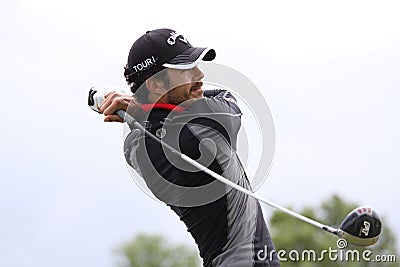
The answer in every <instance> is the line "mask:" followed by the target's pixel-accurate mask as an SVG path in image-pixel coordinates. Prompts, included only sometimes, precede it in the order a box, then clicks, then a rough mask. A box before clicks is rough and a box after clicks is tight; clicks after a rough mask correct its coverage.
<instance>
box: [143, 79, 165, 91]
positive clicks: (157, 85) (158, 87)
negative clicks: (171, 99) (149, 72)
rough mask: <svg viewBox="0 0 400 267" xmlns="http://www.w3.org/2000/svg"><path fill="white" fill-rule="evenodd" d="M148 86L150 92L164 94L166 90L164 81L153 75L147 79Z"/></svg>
mask: <svg viewBox="0 0 400 267" xmlns="http://www.w3.org/2000/svg"><path fill="white" fill-rule="evenodd" d="M146 87H147V89H148V90H149V93H151V94H154V95H162V94H164V93H165V91H166V88H165V83H164V81H162V80H159V79H156V78H153V77H151V78H149V79H147V80H146Z"/></svg>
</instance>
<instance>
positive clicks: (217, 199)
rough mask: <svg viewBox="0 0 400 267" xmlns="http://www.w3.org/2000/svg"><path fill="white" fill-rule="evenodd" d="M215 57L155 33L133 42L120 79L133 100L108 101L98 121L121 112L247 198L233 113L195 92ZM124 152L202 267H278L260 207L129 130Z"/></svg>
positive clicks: (222, 96)
mask: <svg viewBox="0 0 400 267" xmlns="http://www.w3.org/2000/svg"><path fill="white" fill-rule="evenodd" d="M214 58H215V51H214V50H213V49H209V48H199V47H193V46H192V45H191V44H190V43H189V42H188V40H187V39H186V38H185V37H184V36H183V35H181V34H179V33H176V32H175V31H173V30H170V29H157V30H153V31H149V32H147V33H146V34H144V35H143V36H141V37H140V38H139V39H138V40H137V41H136V42H135V43H134V44H133V45H132V48H131V50H130V52H129V56H128V63H127V65H126V67H125V72H124V75H125V78H126V80H127V82H128V84H129V85H130V87H131V90H132V92H133V93H134V96H133V97H132V96H130V95H125V94H120V93H117V92H113V93H109V94H107V95H106V96H105V101H104V102H103V104H102V106H101V107H100V111H101V112H102V113H103V114H104V115H106V117H105V121H108V122H110V121H120V122H121V121H122V119H121V118H119V117H118V116H117V115H115V114H114V113H115V111H117V110H119V109H123V110H127V111H128V112H130V113H131V114H133V115H134V116H135V117H136V119H137V120H138V121H139V122H141V123H143V125H144V126H145V127H146V129H147V130H148V131H149V132H151V133H152V134H153V135H155V136H157V138H159V139H160V141H162V142H164V143H167V144H168V145H170V146H172V147H174V148H175V149H177V150H180V151H181V152H182V153H183V154H185V155H187V156H189V157H191V158H193V159H195V160H197V161H198V162H199V163H201V164H203V165H204V166H206V167H207V168H209V169H211V170H212V171H214V172H216V173H218V174H220V175H223V176H224V177H226V178H227V179H230V180H231V181H233V182H235V183H237V184H238V185H240V186H242V187H244V188H246V189H250V190H251V185H250V183H249V181H248V179H247V177H246V174H245V171H244V169H243V167H242V165H241V162H240V160H239V158H238V156H237V154H236V139H237V133H238V131H239V128H240V115H241V112H240V109H239V107H238V106H237V104H236V100H235V98H234V97H233V96H232V95H231V94H230V93H229V92H228V91H226V90H219V89H215V90H206V91H204V90H203V89H202V86H203V82H202V79H203V77H204V74H203V72H202V71H201V70H200V69H199V68H198V63H199V62H200V61H201V60H204V61H211V60H213V59H214ZM131 130H132V131H131V133H130V134H129V135H128V136H127V138H126V140H125V144H124V149H125V157H126V159H127V161H128V163H129V165H130V166H132V167H133V168H134V169H135V170H136V171H137V173H139V174H140V175H141V176H142V177H143V179H144V180H145V182H146V184H147V186H148V187H149V188H150V190H151V191H152V192H153V194H154V195H155V196H156V197H157V198H158V199H160V200H162V201H163V202H165V203H166V204H167V205H168V206H169V207H170V208H171V209H172V210H173V211H174V212H175V213H176V214H177V215H178V216H179V218H180V220H182V221H183V222H184V223H185V225H186V226H187V229H188V231H189V232H190V233H191V235H192V236H193V238H194V240H195V241H196V243H197V245H198V248H199V251H200V256H201V257H202V259H203V266H206V267H222V266H225V267H236V266H237V267H250V266H279V261H278V260H277V257H276V255H275V253H274V246H273V243H272V241H271V237H270V235H269V232H268V229H267V226H266V224H265V221H264V218H263V214H262V210H261V207H260V204H259V202H258V201H257V200H255V199H253V198H251V197H249V196H247V195H246V194H244V193H242V192H239V191H237V190H234V189H232V188H229V187H228V186H226V185H224V184H222V183H220V182H218V181H215V180H214V179H213V178H212V177H211V176H209V175H208V174H206V173H205V172H202V171H200V170H198V169H196V168H194V167H192V166H189V165H188V164H187V163H185V162H182V161H181V160H180V159H179V157H177V156H176V154H175V153H171V151H168V149H166V148H165V147H164V146H163V145H162V142H157V141H155V140H154V139H152V138H150V137H149V136H148V135H145V134H144V133H143V132H141V131H140V130H138V129H135V128H132V129H131Z"/></svg>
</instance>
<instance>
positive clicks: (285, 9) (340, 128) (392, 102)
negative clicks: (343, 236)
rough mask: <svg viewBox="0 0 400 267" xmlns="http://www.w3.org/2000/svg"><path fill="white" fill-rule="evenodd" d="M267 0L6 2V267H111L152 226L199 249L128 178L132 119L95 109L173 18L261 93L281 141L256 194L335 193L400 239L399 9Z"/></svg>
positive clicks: (308, 196) (0, 172) (1, 194)
mask: <svg viewBox="0 0 400 267" xmlns="http://www.w3.org/2000/svg"><path fill="white" fill-rule="evenodd" d="M264 2H265V3H264V4H263V5H261V4H260V3H261V1H259V2H257V1H246V2H245V3H244V2H242V3H239V4H234V3H233V2H231V1H229V2H228V1H202V2H201V3H197V4H193V5H189V4H187V3H185V4H183V3H181V2H179V1H155V2H154V1H151V2H146V1H141V2H138V1H121V0H116V1H112V2H111V1H76V0H69V1H49V0H36V1H28V0H25V1H24V0H16V1H7V0H6V1H2V2H1V3H0V22H1V23H0V25H1V26H0V36H1V49H0V56H1V61H0V77H1V84H2V86H1V93H2V105H1V107H0V109H1V111H2V114H3V118H2V121H3V123H2V128H1V131H0V140H1V150H0V162H1V168H0V214H1V218H2V219H1V222H0V226H1V227H0V261H1V265H2V266H9V267H25V266H41V267H46V266H59V267H63V266H98V267H108V266H115V260H116V259H115V254H114V252H113V251H115V250H116V249H117V248H118V247H119V246H120V245H121V244H122V243H123V242H125V241H129V240H130V239H131V238H133V237H134V236H135V235H136V234H138V233H141V232H146V233H160V234H162V235H164V236H166V237H167V238H168V239H169V240H171V241H172V242H183V243H185V244H188V245H192V246H193V245H194V242H193V240H192V239H191V237H190V236H189V234H188V233H187V232H186V229H185V227H184V225H183V224H182V223H181V222H180V221H179V220H178V219H177V217H176V216H175V215H174V214H173V213H172V212H171V211H170V210H169V209H168V208H167V207H166V206H164V205H162V204H160V203H158V202H156V201H154V200H153V199H151V198H149V197H148V196H147V195H146V194H144V193H143V192H142V191H141V190H140V189H139V188H138V187H137V186H136V184H135V183H134V182H133V180H132V178H131V177H130V175H129V172H128V170H127V168H126V165H125V162H124V158H123V154H122V144H123V140H122V136H123V130H122V129H123V127H122V125H120V124H107V123H104V122H102V118H101V116H100V115H98V114H95V113H94V112H91V111H90V109H89V108H88V107H87V106H86V105H87V92H88V90H89V89H90V87H91V86H93V85H97V86H109V85H113V86H117V87H119V88H121V89H123V90H128V88H127V87H126V85H125V81H124V78H123V75H122V73H123V66H124V65H125V63H126V60H127V55H128V52H129V49H130V47H131V45H132V43H133V42H134V41H135V40H136V39H137V38H138V37H139V36H140V35H142V34H143V33H144V32H145V31H147V30H151V29H155V28H162V27H168V28H172V29H175V30H177V31H179V32H181V33H184V34H185V36H186V37H187V38H188V40H189V41H190V42H191V43H192V44H194V45H196V46H209V47H212V48H214V49H215V50H216V51H217V58H216V60H215V62H216V63H218V64H223V65H226V66H229V67H231V68H233V69H235V70H237V71H239V72H240V73H242V74H243V75H245V76H246V77H248V78H249V79H250V80H251V81H252V82H253V83H254V84H255V85H256V86H257V87H258V88H259V90H260V91H261V92H262V94H263V96H264V97H265V100H266V102H267V103H268V105H269V108H270V110H271V112H272V115H273V118H274V123H275V134H276V151H275V157H274V163H273V166H272V168H271V170H270V173H269V176H268V178H267V180H266V181H265V182H264V184H263V186H262V187H261V188H260V189H259V190H258V191H257V193H258V194H259V195H261V196H263V197H265V198H268V199H270V200H273V201H275V202H277V203H279V204H281V205H285V206H291V207H293V208H294V209H301V207H303V206H304V205H313V206H317V205H318V204H319V203H321V202H322V201H323V200H325V199H327V198H328V197H329V196H330V195H332V194H334V193H337V194H339V195H340V196H342V197H343V198H344V199H345V200H348V201H352V202H357V203H359V204H365V205H371V206H373V207H374V208H375V209H376V210H378V211H379V212H380V214H381V215H382V217H383V219H384V223H385V224H387V225H388V226H389V227H391V228H392V230H393V231H394V232H395V233H396V236H397V238H398V240H399V241H400V231H399V230H398V229H397V228H396V227H395V226H397V225H400V214H399V213H398V212H397V210H398V207H397V203H398V201H399V196H398V192H397V188H398V187H399V181H398V179H399V178H400V175H399V173H400V167H399V166H400V164H398V162H399V158H400V157H399V151H400V141H399V138H398V136H399V135H400V126H399V119H400V108H399V105H398V99H399V98H400V91H399V88H400V75H399V73H400V63H399V62H400V30H399V29H400V27H399V25H400V17H399V16H398V14H399V13H400V4H399V3H398V2H397V1H379V2H378V1H332V2H328V1H264ZM257 115H258V114H257ZM261 115H262V114H261ZM245 118H246V117H245ZM261 164H262V163H261ZM264 211H265V213H266V217H267V218H268V215H269V214H270V213H271V212H272V210H271V209H270V208H268V207H264Z"/></svg>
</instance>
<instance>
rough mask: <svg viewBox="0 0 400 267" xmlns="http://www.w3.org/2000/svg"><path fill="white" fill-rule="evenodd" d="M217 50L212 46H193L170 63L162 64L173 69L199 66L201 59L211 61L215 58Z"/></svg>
mask: <svg viewBox="0 0 400 267" xmlns="http://www.w3.org/2000/svg"><path fill="white" fill-rule="evenodd" d="M215 55H216V54H215V51H214V49H211V48H204V47H191V48H189V49H187V50H185V51H184V52H182V53H181V54H179V55H177V56H176V57H175V58H173V59H171V60H170V61H169V62H168V63H164V64H163V65H162V66H163V67H166V68H171V69H180V70H186V69H191V68H194V67H196V66H197V64H199V62H200V61H201V60H204V61H211V60H214V58H215Z"/></svg>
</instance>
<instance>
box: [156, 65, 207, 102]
mask: <svg viewBox="0 0 400 267" xmlns="http://www.w3.org/2000/svg"><path fill="white" fill-rule="evenodd" d="M167 77H168V85H167V87H168V88H167V89H169V90H168V91H167V92H166V94H165V95H164V96H163V98H164V102H166V103H170V104H175V105H179V104H181V103H183V102H185V101H187V100H191V99H196V98H201V97H203V89H202V88H201V87H202V85H203V82H202V81H201V80H202V79H203V78H204V73H203V72H202V71H201V70H200V69H199V68H198V67H197V66H196V67H194V68H192V69H188V70H178V69H167ZM170 88H171V89H170Z"/></svg>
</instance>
